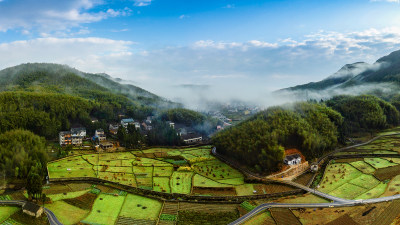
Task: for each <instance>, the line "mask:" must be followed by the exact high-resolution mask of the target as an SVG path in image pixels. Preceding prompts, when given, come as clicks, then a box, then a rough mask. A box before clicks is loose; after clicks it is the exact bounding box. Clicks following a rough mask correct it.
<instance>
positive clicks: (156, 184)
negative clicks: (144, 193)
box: [153, 177, 171, 193]
mask: <svg viewBox="0 0 400 225" xmlns="http://www.w3.org/2000/svg"><path fill="white" fill-rule="evenodd" d="M169 183H170V182H169V177H153V190H154V191H158V192H164V193H171V187H170V186H169Z"/></svg>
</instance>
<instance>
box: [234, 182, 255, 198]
mask: <svg viewBox="0 0 400 225" xmlns="http://www.w3.org/2000/svg"><path fill="white" fill-rule="evenodd" d="M235 189H236V194H237V195H238V196H242V195H253V194H254V193H253V191H254V187H253V184H242V185H238V186H236V187H235Z"/></svg>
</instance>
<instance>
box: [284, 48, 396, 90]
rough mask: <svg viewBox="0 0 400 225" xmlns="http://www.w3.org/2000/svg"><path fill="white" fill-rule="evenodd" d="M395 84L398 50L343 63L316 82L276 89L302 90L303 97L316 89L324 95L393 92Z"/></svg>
mask: <svg viewBox="0 0 400 225" xmlns="http://www.w3.org/2000/svg"><path fill="white" fill-rule="evenodd" d="M365 87H367V88H365ZM398 87H400V50H399V51H395V52H392V53H390V54H389V55H387V56H384V57H382V58H380V59H378V60H377V61H376V62H375V63H373V64H368V63H365V62H356V63H353V64H346V65H344V66H343V67H342V68H341V69H340V70H339V71H337V72H336V73H334V74H332V75H331V76H329V77H327V78H325V79H323V80H321V81H319V82H311V83H308V84H303V85H298V86H294V87H290V88H285V89H282V90H280V91H278V92H280V93H282V92H287V93H291V92H295V93H297V94H299V93H300V94H301V93H303V97H304V95H306V96H307V97H312V96H313V94H314V95H317V93H318V94H319V95H321V96H322V97H323V96H324V95H326V96H333V95H337V94H341V93H343V94H366V93H371V92H374V91H380V92H382V91H383V92H396V89H397V88H398ZM309 95H311V96H309Z"/></svg>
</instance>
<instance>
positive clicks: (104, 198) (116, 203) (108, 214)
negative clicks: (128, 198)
mask: <svg viewBox="0 0 400 225" xmlns="http://www.w3.org/2000/svg"><path fill="white" fill-rule="evenodd" d="M124 199H125V196H113V195H107V194H100V195H99V196H98V197H97V199H96V201H95V202H94V204H93V208H92V211H91V212H90V214H89V216H88V217H86V218H85V219H84V220H83V221H82V222H83V223H88V224H105V225H107V224H115V222H116V221H117V218H118V215H119V212H120V210H121V207H122V205H123V204H124Z"/></svg>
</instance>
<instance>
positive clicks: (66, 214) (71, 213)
mask: <svg viewBox="0 0 400 225" xmlns="http://www.w3.org/2000/svg"><path fill="white" fill-rule="evenodd" d="M46 208H48V209H50V210H51V211H53V213H54V214H55V215H56V216H57V219H58V220H60V222H61V223H63V224H65V225H68V224H77V223H79V222H80V221H81V220H83V219H84V218H85V217H86V216H87V215H88V214H89V211H88V210H83V209H80V208H78V207H75V206H73V205H70V204H68V203H66V202H64V201H56V202H54V203H52V204H47V205H46Z"/></svg>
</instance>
